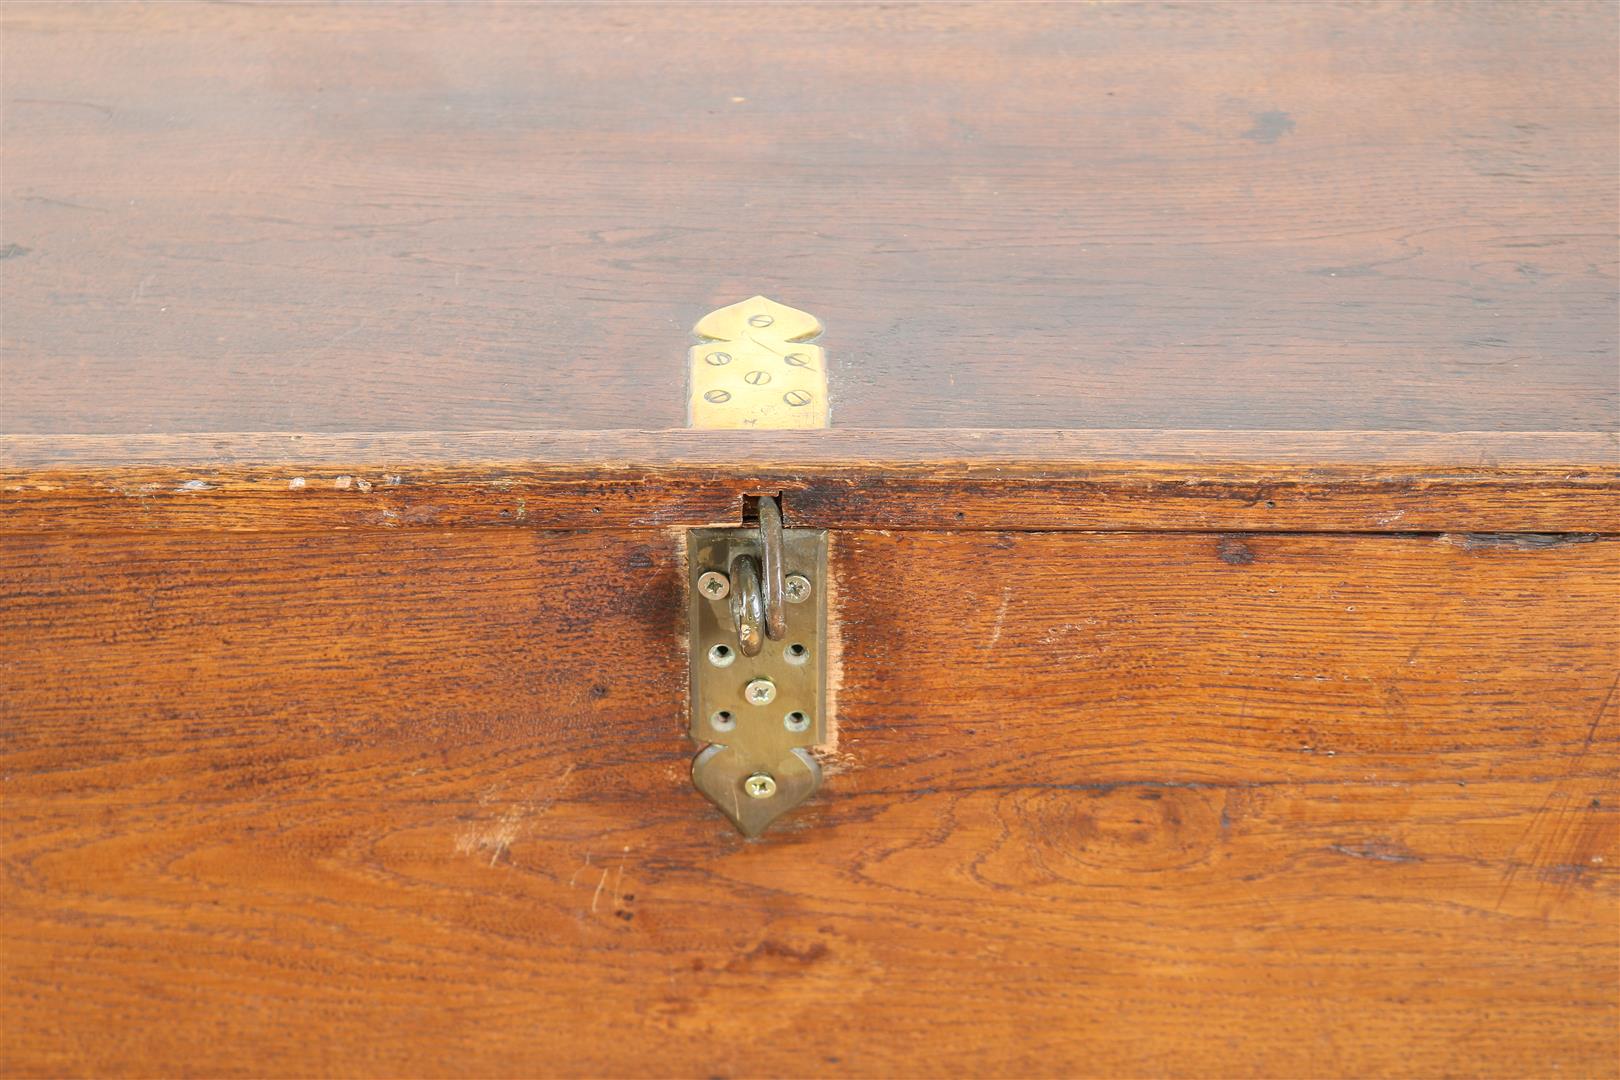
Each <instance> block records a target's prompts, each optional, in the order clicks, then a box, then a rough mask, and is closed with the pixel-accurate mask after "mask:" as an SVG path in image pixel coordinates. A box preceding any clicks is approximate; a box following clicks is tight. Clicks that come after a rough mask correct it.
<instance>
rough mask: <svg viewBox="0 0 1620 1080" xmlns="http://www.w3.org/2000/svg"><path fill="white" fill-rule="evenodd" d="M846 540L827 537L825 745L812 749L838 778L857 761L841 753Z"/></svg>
mask: <svg viewBox="0 0 1620 1080" xmlns="http://www.w3.org/2000/svg"><path fill="white" fill-rule="evenodd" d="M841 542H842V538H841V537H840V536H839V535H838V532H837V531H836V530H834V531H831V532H829V533H828V534H827V580H826V581H824V582H822V586H821V587H822V588H823V589H824V590H826V600H827V632H826V633H825V634H824V635H823V636H822V641H821V652H822V656H823V663H824V666H823V669H822V670H823V672H824V673H825V676H826V679H827V693H826V699H825V700H826V706H825V708H826V710H827V716H826V727H827V738H826V740H825V741H823V742H821V743H819V744H817V745H816V746H814V747H812V748H811V749H812V751H813V752H814V753H815V755H816V760H817V761H818V762H820V763H821V772H822V775H823V776H836V775H837V774H839V773H841V772H845V771H847V770H848V769H850V768H852V767H854V765H855V759H854V757H853V756H851V755H850V754H848V753H843V752H840V751H839V749H838V691H839V690H840V689H841V688H842V687H843V685H844V637H843V632H842V629H843V620H842V619H841V618H840V617H839V616H840V614H841V613H840V611H839V606H838V605H839V599H840V597H839V593H840V590H839V587H838V566H839V555H838V549H839V547H840V545H841Z"/></svg>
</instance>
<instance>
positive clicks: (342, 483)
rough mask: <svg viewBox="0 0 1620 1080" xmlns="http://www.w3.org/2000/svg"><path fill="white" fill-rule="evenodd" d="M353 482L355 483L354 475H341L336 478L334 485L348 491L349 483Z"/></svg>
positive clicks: (340, 489)
mask: <svg viewBox="0 0 1620 1080" xmlns="http://www.w3.org/2000/svg"><path fill="white" fill-rule="evenodd" d="M352 483H354V477H352V476H340V477H338V478H337V479H336V480H333V481H332V486H333V487H335V488H337V489H338V490H339V491H348V490H349V485H350V484H352Z"/></svg>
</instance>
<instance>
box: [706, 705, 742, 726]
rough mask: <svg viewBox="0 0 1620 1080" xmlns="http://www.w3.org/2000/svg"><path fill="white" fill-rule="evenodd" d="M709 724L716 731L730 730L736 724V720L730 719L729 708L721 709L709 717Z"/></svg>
mask: <svg viewBox="0 0 1620 1080" xmlns="http://www.w3.org/2000/svg"><path fill="white" fill-rule="evenodd" d="M709 726H710V727H712V728H714V730H716V731H730V730H731V729H732V728H734V727H736V726H737V721H736V720H734V719H732V716H731V711H730V710H729V709H721V710H720V711H719V712H717V713H715V714H714V715H713V716H711V717H709Z"/></svg>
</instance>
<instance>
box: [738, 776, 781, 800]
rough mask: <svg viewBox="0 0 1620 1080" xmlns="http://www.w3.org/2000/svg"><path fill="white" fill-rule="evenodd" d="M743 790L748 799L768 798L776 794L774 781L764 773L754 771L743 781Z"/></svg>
mask: <svg viewBox="0 0 1620 1080" xmlns="http://www.w3.org/2000/svg"><path fill="white" fill-rule="evenodd" d="M743 790H744V791H746V792H748V797H749V798H750V799H768V798H770V797H771V796H772V795H775V794H776V781H775V780H773V779H771V778H770V777H769V776H766V775H765V774H764V773H755V774H754V775H753V776H750V777H749V778H748V779H746V780H744V781H743Z"/></svg>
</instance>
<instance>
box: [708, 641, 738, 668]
mask: <svg viewBox="0 0 1620 1080" xmlns="http://www.w3.org/2000/svg"><path fill="white" fill-rule="evenodd" d="M735 659H737V656H736V654H735V653H733V652H732V651H731V646H730V645H715V646H713V647H712V648H710V649H709V663H711V664H713V665H714V666H715V667H726V666H727V665H729V664H730V663H731V662H732V661H733V660H735Z"/></svg>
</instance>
